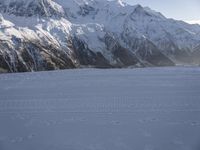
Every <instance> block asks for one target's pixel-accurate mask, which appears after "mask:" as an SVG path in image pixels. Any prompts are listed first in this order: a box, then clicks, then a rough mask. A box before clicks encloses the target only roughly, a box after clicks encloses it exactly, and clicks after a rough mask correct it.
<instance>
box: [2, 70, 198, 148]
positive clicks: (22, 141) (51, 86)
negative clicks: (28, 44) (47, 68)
mask: <svg viewBox="0 0 200 150" xmlns="http://www.w3.org/2000/svg"><path fill="white" fill-rule="evenodd" d="M199 149H200V68H181V67H179V68H153V69H152V68H148V69H122V70H119V69H113V70H109V69H108V70H96V69H82V70H65V71H54V72H40V73H24V74H1V75H0V150H199Z"/></svg>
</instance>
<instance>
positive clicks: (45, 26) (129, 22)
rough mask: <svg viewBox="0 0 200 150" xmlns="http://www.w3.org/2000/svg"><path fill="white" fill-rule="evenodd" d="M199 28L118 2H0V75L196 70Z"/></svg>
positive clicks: (199, 51) (199, 44)
mask: <svg viewBox="0 0 200 150" xmlns="http://www.w3.org/2000/svg"><path fill="white" fill-rule="evenodd" d="M197 54H199V55H200V26H199V25H190V24H187V23H185V22H183V21H176V20H173V19H168V18H166V17H164V16H163V15H162V14H161V13H159V12H156V11H154V10H151V9H150V8H147V7H142V6H140V5H135V6H131V5H128V4H126V3H124V2H122V1H121V0H115V1H108V0H0V71H1V70H3V71H9V72H21V71H39V70H53V69H65V68H77V67H100V68H106V67H129V66H133V67H134V66H135V67H136V66H173V65H176V64H182V65H183V64H193V65H194V64H195V65H196V64H197V65H198V64H200V60H199V59H198V58H199V57H197Z"/></svg>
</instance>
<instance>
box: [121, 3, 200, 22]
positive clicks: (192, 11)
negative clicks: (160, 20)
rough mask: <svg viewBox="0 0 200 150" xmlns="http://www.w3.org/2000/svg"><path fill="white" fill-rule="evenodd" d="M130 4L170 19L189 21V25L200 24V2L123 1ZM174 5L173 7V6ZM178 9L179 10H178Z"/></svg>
mask: <svg viewBox="0 0 200 150" xmlns="http://www.w3.org/2000/svg"><path fill="white" fill-rule="evenodd" d="M122 1H125V2H127V3H129V4H133V5H135V4H141V5H142V6H148V7H150V8H151V9H153V10H156V11H159V12H161V13H162V14H163V15H165V16H166V17H168V18H174V19H177V20H183V21H187V22H188V23H199V24H200V15H199V14H200V1H199V0H190V1H182V0H167V1H161V0H148V1H147V0H122ZM172 4H173V5H172ZM177 8H178V9H177Z"/></svg>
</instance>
